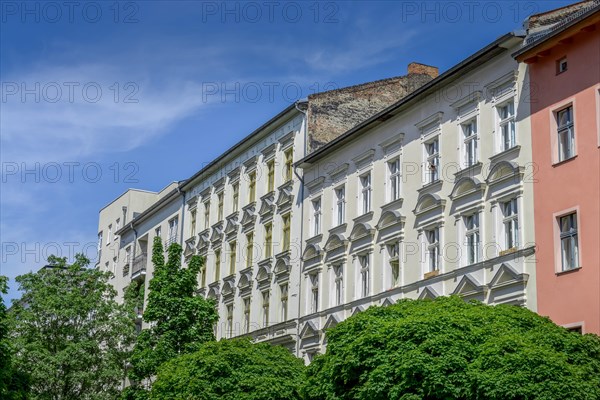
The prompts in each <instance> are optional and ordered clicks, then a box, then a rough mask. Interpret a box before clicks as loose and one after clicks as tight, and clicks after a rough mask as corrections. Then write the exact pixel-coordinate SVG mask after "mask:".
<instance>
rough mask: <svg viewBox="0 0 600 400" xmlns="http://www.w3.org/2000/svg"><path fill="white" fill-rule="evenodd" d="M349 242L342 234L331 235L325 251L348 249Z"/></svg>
mask: <svg viewBox="0 0 600 400" xmlns="http://www.w3.org/2000/svg"><path fill="white" fill-rule="evenodd" d="M347 244H348V240H346V238H345V237H344V235H342V234H332V235H329V238H328V239H327V242H325V251H332V250H335V249H337V248H340V247H346V245H347Z"/></svg>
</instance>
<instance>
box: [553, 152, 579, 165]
mask: <svg viewBox="0 0 600 400" xmlns="http://www.w3.org/2000/svg"><path fill="white" fill-rule="evenodd" d="M576 158H577V154H575V155H574V156H573V157H570V158H567V159H566V160H562V161H558V162H555V163H553V164H552V166H553V167H558V166H561V165H563V164H566V163H568V162H569V161H572V160H574V159H576Z"/></svg>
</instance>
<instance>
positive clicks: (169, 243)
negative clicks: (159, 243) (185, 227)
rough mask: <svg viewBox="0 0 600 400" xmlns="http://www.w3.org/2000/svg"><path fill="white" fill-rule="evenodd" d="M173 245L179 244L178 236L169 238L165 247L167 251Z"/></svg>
mask: <svg viewBox="0 0 600 400" xmlns="http://www.w3.org/2000/svg"><path fill="white" fill-rule="evenodd" d="M173 243H177V234H175V235H171V236H169V238H168V239H167V240H165V243H164V246H165V251H167V250H168V249H169V246H170V245H171V244H173Z"/></svg>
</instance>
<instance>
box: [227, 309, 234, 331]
mask: <svg viewBox="0 0 600 400" xmlns="http://www.w3.org/2000/svg"><path fill="white" fill-rule="evenodd" d="M227 337H229V338H232V337H233V305H232V304H230V305H228V306H227Z"/></svg>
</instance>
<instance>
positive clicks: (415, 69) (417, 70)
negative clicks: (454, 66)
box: [408, 62, 440, 78]
mask: <svg viewBox="0 0 600 400" xmlns="http://www.w3.org/2000/svg"><path fill="white" fill-rule="evenodd" d="M408 73H409V74H425V75H429V76H430V77H432V78H437V76H438V75H439V74H440V71H439V70H438V67H432V66H430V65H425V64H420V63H417V62H412V63H410V64H408Z"/></svg>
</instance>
